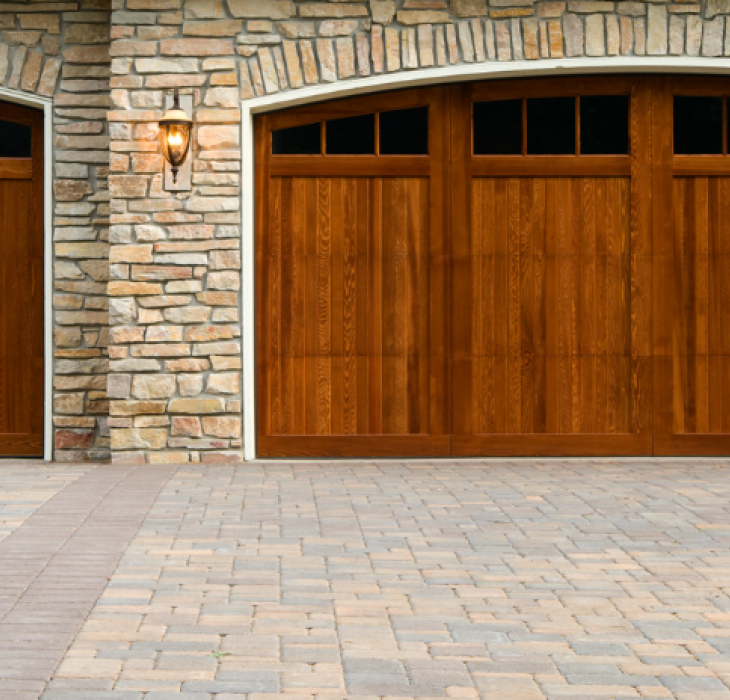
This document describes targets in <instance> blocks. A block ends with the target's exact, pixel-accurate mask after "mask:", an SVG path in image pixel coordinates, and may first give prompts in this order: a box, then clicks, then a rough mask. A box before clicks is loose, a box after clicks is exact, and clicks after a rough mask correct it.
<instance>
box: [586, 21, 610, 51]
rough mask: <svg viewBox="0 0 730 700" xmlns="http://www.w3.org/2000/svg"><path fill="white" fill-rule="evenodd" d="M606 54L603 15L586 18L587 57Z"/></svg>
mask: <svg viewBox="0 0 730 700" xmlns="http://www.w3.org/2000/svg"><path fill="white" fill-rule="evenodd" d="M605 54H606V35H605V29H604V24H603V15H601V14H592V15H588V16H587V17H586V56H604V55H605Z"/></svg>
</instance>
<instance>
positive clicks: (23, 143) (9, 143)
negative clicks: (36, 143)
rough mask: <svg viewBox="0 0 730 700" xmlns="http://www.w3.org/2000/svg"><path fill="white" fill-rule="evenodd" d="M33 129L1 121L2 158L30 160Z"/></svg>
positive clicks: (0, 151)
mask: <svg viewBox="0 0 730 700" xmlns="http://www.w3.org/2000/svg"><path fill="white" fill-rule="evenodd" d="M30 141H31V127H29V126H28V125H27V124H16V123H15V122H8V121H3V120H0V158H30V155H31V147H30Z"/></svg>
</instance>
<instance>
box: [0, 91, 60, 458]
mask: <svg viewBox="0 0 730 700" xmlns="http://www.w3.org/2000/svg"><path fill="white" fill-rule="evenodd" d="M0 100H3V101H5V102H14V103H15V104H19V105H23V106H25V107H33V108H35V109H42V110H43V375H44V376H43V398H44V400H43V404H44V405H43V459H44V460H46V461H51V460H52V459H53V99H52V98H50V97H39V96H38V95H31V94H27V93H24V92H20V91H18V90H10V89H8V88H4V87H0Z"/></svg>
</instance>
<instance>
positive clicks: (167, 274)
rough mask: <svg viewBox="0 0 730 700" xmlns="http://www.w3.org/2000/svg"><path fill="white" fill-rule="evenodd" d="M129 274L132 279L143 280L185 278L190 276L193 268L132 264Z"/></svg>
mask: <svg viewBox="0 0 730 700" xmlns="http://www.w3.org/2000/svg"><path fill="white" fill-rule="evenodd" d="M131 276H132V279H133V280H141V281H144V282H149V281H166V280H181V279H182V280H185V279H190V278H192V276H193V270H192V268H191V267H179V266H177V265H132V270H131Z"/></svg>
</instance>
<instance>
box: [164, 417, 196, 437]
mask: <svg viewBox="0 0 730 700" xmlns="http://www.w3.org/2000/svg"><path fill="white" fill-rule="evenodd" d="M170 434H171V435H176V436H177V435H185V436H187V437H202V435H203V431H202V428H201V427H200V418H198V417H194V416H175V417H174V418H173V419H172V430H171V431H170Z"/></svg>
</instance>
